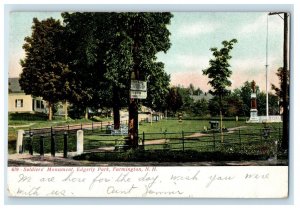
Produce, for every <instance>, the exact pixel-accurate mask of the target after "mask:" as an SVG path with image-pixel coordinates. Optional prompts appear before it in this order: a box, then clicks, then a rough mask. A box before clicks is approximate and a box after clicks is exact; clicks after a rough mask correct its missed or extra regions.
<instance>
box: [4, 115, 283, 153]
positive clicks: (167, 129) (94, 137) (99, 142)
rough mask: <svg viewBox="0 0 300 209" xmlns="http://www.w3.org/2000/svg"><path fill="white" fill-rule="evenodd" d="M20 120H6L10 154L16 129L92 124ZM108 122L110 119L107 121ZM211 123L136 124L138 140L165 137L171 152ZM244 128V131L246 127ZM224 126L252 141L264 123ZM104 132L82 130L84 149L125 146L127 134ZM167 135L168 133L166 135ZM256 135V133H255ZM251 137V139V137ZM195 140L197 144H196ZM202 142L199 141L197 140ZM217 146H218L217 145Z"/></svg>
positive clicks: (232, 135) (204, 145) (228, 138)
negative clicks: (116, 145) (184, 138)
mask: <svg viewBox="0 0 300 209" xmlns="http://www.w3.org/2000/svg"><path fill="white" fill-rule="evenodd" d="M21 119H22V118H11V117H10V120H9V126H11V127H9V132H8V140H9V143H8V144H9V153H13V152H14V151H15V140H16V137H17V130H19V129H26V130H28V129H29V128H31V129H33V128H45V127H50V126H61V125H72V124H80V123H83V124H84V123H91V122H92V120H85V119H81V120H68V121H64V120H63V118H55V119H54V120H53V121H47V120H46V119H43V120H42V119H41V118H39V117H36V118H31V120H21ZM107 120H111V119H110V118H109V119H107ZM209 121H210V120H203V119H201V120H183V121H181V122H179V121H178V120H177V119H169V118H168V120H165V119H163V120H160V121H158V122H153V123H152V124H151V123H147V122H143V123H140V125H139V137H140V138H143V132H144V133H145V140H148V139H164V138H168V139H171V141H170V142H169V148H171V149H179V150H180V149H182V142H181V137H182V132H184V136H185V137H186V136H189V135H191V134H193V133H189V132H198V133H199V132H201V131H203V130H204V127H207V128H209V127H210V124H209ZM268 125H269V126H272V127H274V128H278V127H281V125H282V124H281V123H272V124H268ZM245 126H246V128H245ZM223 127H226V128H233V127H243V129H242V130H243V133H244V134H246V135H249V136H247V137H248V138H251V134H253V131H252V129H261V128H263V127H264V125H263V124H247V123H246V122H245V121H235V120H224V121H223ZM103 133H105V128H104V130H103V132H100V131H94V132H92V131H85V134H84V139H85V145H84V146H85V149H87V150H88V149H93V148H98V147H101V146H114V145H115V144H122V143H124V138H125V137H126V135H119V136H112V135H105V134H103ZM166 133H167V134H166ZM257 134H259V133H257ZM62 137H63V136H60V138H61V139H57V140H58V142H57V146H58V145H59V147H57V149H58V150H62V147H61V146H63V145H62V140H63V138H62ZM71 138H72V140H70V142H69V143H71V144H70V146H69V148H72V150H73V149H76V136H75V134H73V135H72V136H71V135H70V139H71ZM172 138H174V140H172ZM216 138H217V139H216V140H218V141H219V138H220V135H218V134H216ZM252 138H253V136H252ZM259 138H261V137H258V136H257V137H256V139H257V140H258V139H259ZM225 139H226V141H227V142H228V141H230V142H239V136H238V135H237V134H236V132H235V133H229V134H226V133H225ZM34 140H36V142H34V143H35V148H36V149H35V150H36V151H38V148H39V144H38V137H34ZM197 140H198V141H197ZM199 140H201V141H199ZM203 140H204V141H205V140H207V141H209V142H207V143H205V142H203ZM211 140H212V135H210V136H207V137H202V138H201V139H200V138H199V139H197V138H196V139H194V140H190V142H185V143H187V144H186V148H187V149H188V148H189V147H191V148H192V149H196V150H199V151H200V150H201V149H204V150H207V148H208V147H210V148H212V146H213V142H212V141H211ZM246 140H248V139H246V137H245V138H243V139H242V141H243V142H244V141H246ZM46 142H47V143H46V144H45V145H47V146H46V147H47V150H48V147H49V146H50V144H48V143H49V142H48V141H47V140H46ZM217 146H218V145H217ZM165 148H168V147H166V146H164V145H163V144H158V145H148V146H147V148H146V147H145V149H147V150H149V149H150V150H151V149H165Z"/></svg>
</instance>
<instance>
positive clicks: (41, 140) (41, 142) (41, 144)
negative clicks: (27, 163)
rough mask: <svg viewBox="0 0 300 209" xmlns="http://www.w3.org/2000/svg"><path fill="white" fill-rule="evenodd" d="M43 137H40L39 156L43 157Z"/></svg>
mask: <svg viewBox="0 0 300 209" xmlns="http://www.w3.org/2000/svg"><path fill="white" fill-rule="evenodd" d="M44 153H45V151H44V135H41V137H40V155H41V156H44Z"/></svg>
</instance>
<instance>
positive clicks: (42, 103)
mask: <svg viewBox="0 0 300 209" xmlns="http://www.w3.org/2000/svg"><path fill="white" fill-rule="evenodd" d="M44 108H45V106H44V102H43V101H41V109H44Z"/></svg>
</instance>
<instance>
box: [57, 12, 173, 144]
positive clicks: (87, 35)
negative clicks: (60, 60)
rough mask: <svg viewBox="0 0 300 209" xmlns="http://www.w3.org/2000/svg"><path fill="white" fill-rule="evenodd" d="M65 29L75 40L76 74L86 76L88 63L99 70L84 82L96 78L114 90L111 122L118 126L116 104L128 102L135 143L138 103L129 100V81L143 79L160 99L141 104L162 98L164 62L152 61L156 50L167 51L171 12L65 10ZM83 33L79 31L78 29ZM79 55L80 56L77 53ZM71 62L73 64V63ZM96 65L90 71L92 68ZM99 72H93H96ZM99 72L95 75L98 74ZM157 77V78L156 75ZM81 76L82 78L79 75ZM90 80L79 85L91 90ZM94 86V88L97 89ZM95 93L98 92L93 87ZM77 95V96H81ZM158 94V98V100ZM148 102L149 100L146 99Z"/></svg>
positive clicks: (164, 86) (164, 80)
mask: <svg viewBox="0 0 300 209" xmlns="http://www.w3.org/2000/svg"><path fill="white" fill-rule="evenodd" d="M63 17H64V19H65V23H66V25H67V26H66V27H70V29H69V31H70V33H71V34H73V35H72V36H73V37H74V39H75V43H78V44H79V47H75V49H73V50H70V51H75V52H76V49H77V52H78V53H77V56H75V57H76V59H75V60H74V61H73V62H72V63H75V64H76V65H77V66H78V63H79V64H80V63H81V64H82V68H79V67H78V68H77V69H78V71H80V72H83V73H80V72H79V73H78V74H79V75H84V74H85V73H86V72H84V71H86V70H84V68H85V67H86V66H91V69H92V70H91V72H92V73H95V69H98V71H100V72H98V73H99V74H95V75H94V74H91V75H89V78H90V79H88V82H89V83H91V79H93V78H97V79H98V80H99V81H98V83H99V82H100V83H101V82H102V84H103V85H104V86H106V88H104V90H100V92H101V91H107V90H109V91H110V93H111V94H112V98H111V100H109V101H110V102H111V103H110V104H111V106H113V112H114V116H115V117H114V124H115V128H117V126H118V124H119V123H120V122H119V121H120V117H119V115H118V113H119V109H120V107H121V106H122V105H123V104H124V103H123V102H124V101H125V103H126V102H127V104H128V103H129V104H131V105H130V107H129V110H130V111H129V121H130V122H131V121H134V125H130V127H134V130H132V131H131V132H133V135H134V140H133V141H134V143H136V142H137V123H138V121H137V118H138V101H137V100H133V99H131V100H129V90H130V80H131V79H135V80H144V81H146V80H147V78H150V80H149V82H148V95H150V94H149V93H153V92H156V95H159V97H149V98H148V99H147V100H146V101H143V103H147V104H149V105H152V106H153V107H154V106H155V104H156V107H157V108H158V106H157V105H158V101H159V100H160V99H161V98H162V97H163V96H165V93H166V88H167V86H168V85H169V84H168V83H169V76H168V75H167V74H165V73H164V72H163V64H162V63H159V62H156V54H157V53H158V52H166V51H167V50H168V49H169V48H170V46H171V44H170V40H169V35H170V32H169V30H168V28H167V25H168V24H170V19H171V17H172V15H171V14H170V13H145V12H141V13H65V14H64V15H63ZM82 31H83V32H82ZM70 40H71V39H70ZM82 53H83V55H84V56H82V55H81V54H82ZM76 65H75V66H76ZM93 68H94V69H93ZM96 71H97V70H96ZM97 75H98V76H97ZM156 75H158V76H161V78H157V77H156ZM80 77H82V76H80ZM89 83H83V84H82V86H83V87H84V88H83V89H87V90H89V89H90V88H89ZM96 89H97V88H96ZM93 92H99V91H95V89H94V91H93ZM93 92H91V94H86V93H84V94H82V95H87V96H88V98H85V97H82V98H80V100H81V101H84V102H87V101H89V99H90V98H92V97H93ZM79 95H80V96H81V94H79ZM158 98H160V99H158ZM150 100H151V101H150Z"/></svg>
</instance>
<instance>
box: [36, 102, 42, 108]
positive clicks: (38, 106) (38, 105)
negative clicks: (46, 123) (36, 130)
mask: <svg viewBox="0 0 300 209" xmlns="http://www.w3.org/2000/svg"><path fill="white" fill-rule="evenodd" d="M36 108H39V109H40V108H41V101H40V100H36Z"/></svg>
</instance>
